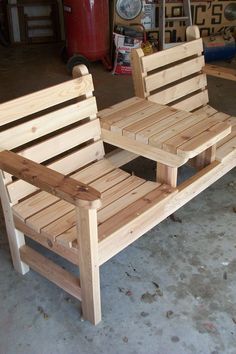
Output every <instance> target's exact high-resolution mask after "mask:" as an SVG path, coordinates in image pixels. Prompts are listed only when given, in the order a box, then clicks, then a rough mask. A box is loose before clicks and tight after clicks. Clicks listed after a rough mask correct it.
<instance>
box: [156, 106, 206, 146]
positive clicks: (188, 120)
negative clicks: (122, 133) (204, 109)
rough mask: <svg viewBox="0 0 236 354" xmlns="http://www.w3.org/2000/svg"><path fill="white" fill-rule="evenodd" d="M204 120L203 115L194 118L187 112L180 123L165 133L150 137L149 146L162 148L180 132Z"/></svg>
mask: <svg viewBox="0 0 236 354" xmlns="http://www.w3.org/2000/svg"><path fill="white" fill-rule="evenodd" d="M205 119H206V117H205V115H201V116H200V115H198V116H195V115H192V114H191V113H190V112H189V113H188V115H187V116H186V117H185V119H183V120H182V121H181V122H178V123H176V124H174V125H173V126H172V127H171V128H170V129H168V130H167V131H162V132H160V133H156V134H155V135H153V136H151V137H150V138H149V144H150V145H153V146H156V147H159V148H162V147H163V143H164V142H165V141H167V140H169V139H171V138H173V137H175V136H176V135H178V134H179V133H181V132H182V131H184V130H186V129H187V128H189V127H192V126H193V125H194V124H197V123H199V122H202V121H204V120H205Z"/></svg>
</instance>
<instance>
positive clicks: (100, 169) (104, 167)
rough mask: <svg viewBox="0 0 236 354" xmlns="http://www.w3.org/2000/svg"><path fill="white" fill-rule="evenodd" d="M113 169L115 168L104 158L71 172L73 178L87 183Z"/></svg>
mask: <svg viewBox="0 0 236 354" xmlns="http://www.w3.org/2000/svg"><path fill="white" fill-rule="evenodd" d="M113 170H115V167H114V166H113V164H112V163H111V162H110V161H108V160H106V159H104V160H100V161H98V162H96V163H94V164H92V165H90V166H88V167H85V168H84V169H83V170H81V171H79V172H77V173H75V174H73V178H74V179H76V180H78V181H81V182H83V183H86V184H89V183H92V182H93V181H95V180H96V179H98V178H100V177H102V176H104V175H106V174H107V173H109V172H111V171H113Z"/></svg>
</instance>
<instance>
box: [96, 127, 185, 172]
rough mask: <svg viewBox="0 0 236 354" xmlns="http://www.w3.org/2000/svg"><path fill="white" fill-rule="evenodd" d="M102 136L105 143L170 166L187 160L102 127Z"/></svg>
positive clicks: (178, 164)
mask: <svg viewBox="0 0 236 354" xmlns="http://www.w3.org/2000/svg"><path fill="white" fill-rule="evenodd" d="M102 138H103V141H104V142H105V143H108V144H111V145H114V146H117V147H119V148H121V149H124V150H127V151H130V152H132V153H134V154H137V155H140V156H143V157H146V158H148V159H150V160H153V161H156V162H159V163H162V164H164V165H167V166H170V167H179V166H182V165H184V164H185V162H187V160H188V159H187V158H185V157H182V156H178V155H175V154H171V153H169V152H167V151H164V150H161V149H159V148H157V147H155V146H151V145H147V144H143V143H141V142H139V141H136V140H133V139H130V138H127V137H126V136H123V135H118V134H117V133H114V132H111V131H110V130H106V129H102Z"/></svg>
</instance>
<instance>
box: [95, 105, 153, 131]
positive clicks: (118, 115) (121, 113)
mask: <svg viewBox="0 0 236 354" xmlns="http://www.w3.org/2000/svg"><path fill="white" fill-rule="evenodd" d="M152 105H153V103H152V102H149V101H143V100H142V101H141V102H138V103H136V104H133V105H131V106H129V107H126V108H123V109H120V110H118V111H116V112H114V113H111V114H110V115H109V116H106V117H105V118H101V127H102V128H104V129H108V130H110V128H111V126H112V125H113V124H114V123H116V122H119V121H120V120H121V119H124V118H126V117H127V116H129V115H131V114H135V113H138V112H139V111H141V110H143V109H145V108H148V107H151V106H152ZM98 117H100V114H98Z"/></svg>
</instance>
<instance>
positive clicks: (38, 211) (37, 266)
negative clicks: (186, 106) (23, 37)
mask: <svg viewBox="0 0 236 354" xmlns="http://www.w3.org/2000/svg"><path fill="white" fill-rule="evenodd" d="M75 70H76V73H77V74H80V77H79V78H76V79H74V80H71V81H69V82H65V83H63V84H60V85H56V86H54V87H51V88H48V89H45V90H41V91H39V92H36V93H33V94H30V95H27V96H24V97H21V98H18V99H15V100H12V101H10V102H6V103H3V104H1V117H0V125H1V132H0V142H1V143H0V146H1V151H0V168H1V175H0V192H1V200H2V204H3V211H4V216H5V222H6V227H7V233H8V238H9V244H10V250H11V255H12V260H13V264H14V267H15V269H16V270H17V271H18V272H19V273H21V274H25V273H26V272H27V271H29V268H32V269H34V270H35V271H37V272H39V273H40V274H42V275H43V276H44V277H46V278H47V279H49V280H50V281H52V282H53V283H55V284H56V285H58V286H59V287H61V288H62V289H64V290H65V291H66V292H68V293H69V294H71V295H72V296H74V297H75V298H77V299H78V300H80V301H81V302H82V313H83V317H84V318H85V319H87V320H89V321H91V322H92V323H93V324H97V323H99V321H100V320H101V294H100V277H99V270H100V266H101V265H102V264H103V263H105V262H106V261H108V260H109V259H110V258H111V257H113V256H114V255H116V254H117V253H118V252H120V251H121V250H123V249H124V248H126V247H127V246H128V245H129V244H131V243H132V242H134V241H135V240H137V239H138V238H139V237H140V236H142V235H143V234H145V233H146V232H147V231H148V230H150V229H151V228H152V227H154V226H155V225H157V224H158V223H159V222H161V221H162V220H163V219H165V218H166V217H167V216H168V215H170V214H172V213H173V212H174V211H175V210H177V209H178V208H179V207H181V206H182V205H184V204H185V203H187V202H188V201H189V200H190V199H191V198H193V197H194V196H196V195H197V194H198V193H200V192H201V191H202V190H204V189H205V188H207V187H208V186H209V185H211V184H212V183H213V182H214V181H216V180H217V179H218V178H220V177H221V176H222V175H223V174H225V173H226V172H228V171H229V170H230V169H232V168H233V167H235V165H236V149H234V148H232V146H233V145H232V141H233V140H234V141H235V136H236V131H235V130H234V137H233V138H232V137H231V138H228V137H227V138H225V140H224V142H222V145H221V146H220V147H219V152H220V154H219V155H220V156H221V157H220V159H219V161H214V162H213V163H211V164H210V165H209V166H207V167H206V168H204V169H202V170H201V171H200V172H199V173H197V174H196V175H195V176H194V177H193V178H191V179H190V180H188V181H187V182H185V183H183V184H182V185H180V186H179V187H178V189H176V188H173V187H171V186H170V185H167V184H163V183H157V182H151V181H146V180H144V179H142V178H140V177H138V176H134V175H130V174H129V173H127V172H125V171H123V170H122V169H120V168H119V167H120V166H122V165H123V164H125V163H126V162H127V161H129V159H130V158H131V157H132V158H133V157H134V154H133V153H136V154H139V153H143V151H142V150H138V149H137V150H135V147H133V149H132V152H131V153H130V152H128V151H119V152H118V153H117V152H115V153H111V154H110V155H109V156H107V157H105V156H104V148H103V142H102V140H101V129H100V123H99V120H98V119H97V117H96V113H97V108H96V101H95V99H94V97H93V96H92V91H93V83H92V77H91V75H89V73H88V72H87V69H86V68H85V67H80V68H76V69H75ZM72 99H75V100H76V102H71V100H72ZM62 103H63V104H65V105H67V106H66V107H63V108H62V107H61V104H62ZM48 108H50V112H49V113H48V112H47V113H45V112H44V110H45V109H48ZM65 112H66V114H65ZM25 117H28V118H27V120H25ZM65 117H66V119H65ZM15 125H16V126H17V129H18V130H19V131H20V130H21V129H23V131H24V132H25V134H23V135H21V134H20V135H19V134H18V135H19V136H18V137H16V139H14V138H13V137H14V133H16V127H15ZM62 130H63V131H62ZM62 138H63V139H62ZM231 140H232V141H231ZM48 144H50V145H48ZM48 146H50V149H49V148H48ZM16 151H17V152H16ZM144 153H145V154H146V152H145V151H144ZM135 156H136V155H135ZM147 156H148V157H151V156H150V155H147ZM13 176H14V177H13ZM28 238H30V239H32V240H34V241H35V242H36V243H39V244H41V245H42V246H43V247H45V248H47V249H50V250H51V251H52V252H55V253H56V254H58V255H59V256H61V257H63V258H65V259H67V260H68V261H70V262H71V263H73V264H75V265H76V266H78V267H79V271H80V276H79V278H78V277H77V276H74V275H72V274H71V273H70V272H68V271H67V270H66V269H63V268H62V267H61V266H60V265H59V264H55V263H54V262H52V261H50V260H49V259H47V258H46V257H45V256H44V255H43V254H40V253H39V252H38V251H36V250H34V249H33V248H32V247H29V246H28V245H27V239H28Z"/></svg>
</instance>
